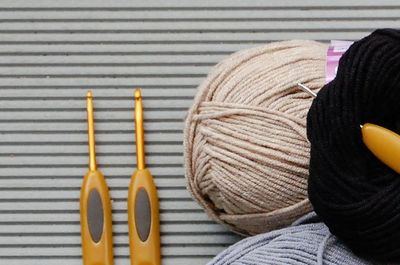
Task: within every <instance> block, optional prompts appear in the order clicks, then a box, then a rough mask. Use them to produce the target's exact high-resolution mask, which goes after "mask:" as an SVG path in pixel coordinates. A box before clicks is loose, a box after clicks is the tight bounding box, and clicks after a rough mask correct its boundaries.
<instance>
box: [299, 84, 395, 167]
mask: <svg viewBox="0 0 400 265" xmlns="http://www.w3.org/2000/svg"><path fill="white" fill-rule="evenodd" d="M297 85H298V86H299V88H301V89H302V90H303V91H305V92H307V93H308V94H310V95H312V96H313V97H316V96H317V94H316V93H315V92H313V91H312V90H311V89H310V88H308V87H307V86H305V85H304V84H301V83H299V84H297ZM360 128H361V134H362V139H363V142H364V144H365V145H366V146H367V148H368V149H369V150H370V151H371V152H372V153H373V154H374V155H375V156H376V157H377V158H378V159H379V160H380V161H381V162H382V163H384V164H385V165H387V166H388V167H390V168H391V169H393V170H394V171H395V172H397V173H399V174H400V163H399V158H400V135H398V134H397V133H395V132H393V131H391V130H389V129H386V128H384V127H382V126H379V125H376V124H372V123H365V124H364V125H360Z"/></svg>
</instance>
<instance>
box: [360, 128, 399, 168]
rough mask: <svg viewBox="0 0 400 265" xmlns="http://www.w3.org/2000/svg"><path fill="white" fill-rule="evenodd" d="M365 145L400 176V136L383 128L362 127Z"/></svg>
mask: <svg viewBox="0 0 400 265" xmlns="http://www.w3.org/2000/svg"><path fill="white" fill-rule="evenodd" d="M361 132H362V137H363V141H364V144H365V145H366V146H367V147H368V149H369V150H370V151H371V152H372V153H373V154H374V155H375V156H376V157H377V158H378V159H379V160H381V161H382V162H383V163H384V164H385V165H387V166H388V167H390V168H391V169H393V170H394V171H396V172H397V173H399V174H400V163H399V160H400V135H398V134H397V133H395V132H393V131H391V130H389V129H386V128H384V127H382V126H379V125H375V124H371V123H366V124H364V125H363V126H361Z"/></svg>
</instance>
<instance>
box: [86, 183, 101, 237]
mask: <svg viewBox="0 0 400 265" xmlns="http://www.w3.org/2000/svg"><path fill="white" fill-rule="evenodd" d="M87 222H88V228H89V233H90V236H91V237H92V239H93V241H94V242H96V243H98V242H99V241H100V239H101V236H102V235H103V225H104V212H103V203H102V202H101V197H100V194H99V192H98V191H97V189H92V190H91V191H90V192H89V198H88V201H87Z"/></svg>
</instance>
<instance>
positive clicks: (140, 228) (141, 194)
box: [135, 188, 151, 242]
mask: <svg viewBox="0 0 400 265" xmlns="http://www.w3.org/2000/svg"><path fill="white" fill-rule="evenodd" d="M150 207H151V205H150V199H149V195H148V194H147V191H146V190H145V189H144V188H139V190H138V192H137V194H136V200H135V224H136V232H137V234H138V236H139V238H140V240H141V241H142V242H145V241H146V240H147V238H148V237H149V234H150V227H151V208H150Z"/></svg>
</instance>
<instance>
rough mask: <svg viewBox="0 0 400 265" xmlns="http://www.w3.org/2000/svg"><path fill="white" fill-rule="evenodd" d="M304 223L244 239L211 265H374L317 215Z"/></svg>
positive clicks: (305, 218)
mask: <svg viewBox="0 0 400 265" xmlns="http://www.w3.org/2000/svg"><path fill="white" fill-rule="evenodd" d="M301 219H302V220H299V221H298V222H296V224H295V225H294V226H292V227H287V228H284V229H281V230H277V231H273V232H269V233H266V234H261V235H257V236H254V237H250V238H247V239H244V240H242V241H240V242H239V243H236V244H235V245H233V246H231V247H229V248H228V249H227V250H225V251H223V252H222V253H221V254H219V255H218V256H216V257H215V258H214V259H213V260H212V261H211V262H209V263H208V265H228V264H229V265H250V264H252V265H268V264H270V265H280V264H284V265H314V264H315V265H322V264H325V265H362V264H365V265H367V264H371V265H372V263H369V262H368V261H366V260H362V259H361V258H359V257H357V256H355V255H354V254H353V253H352V252H351V251H350V250H349V249H348V248H346V247H345V246H344V245H343V244H342V243H341V242H339V241H338V240H337V238H336V237H335V236H333V235H331V234H330V232H329V229H328V228H327V227H326V226H325V225H324V224H323V223H321V222H318V219H317V218H316V216H315V213H310V214H309V215H308V216H305V217H304V218H301Z"/></svg>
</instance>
